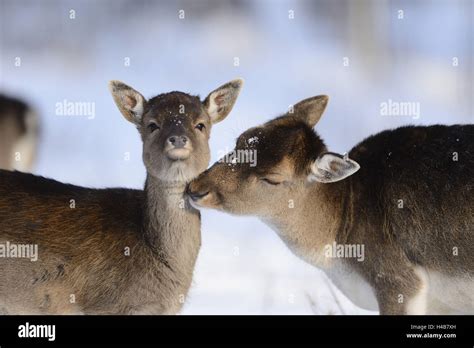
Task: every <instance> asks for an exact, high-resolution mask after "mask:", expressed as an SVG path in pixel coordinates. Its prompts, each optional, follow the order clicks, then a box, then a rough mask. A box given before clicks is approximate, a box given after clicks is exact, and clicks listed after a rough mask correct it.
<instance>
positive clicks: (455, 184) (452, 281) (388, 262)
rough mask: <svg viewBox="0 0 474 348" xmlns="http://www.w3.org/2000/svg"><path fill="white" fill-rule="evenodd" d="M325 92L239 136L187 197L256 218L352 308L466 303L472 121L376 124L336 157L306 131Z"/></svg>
mask: <svg viewBox="0 0 474 348" xmlns="http://www.w3.org/2000/svg"><path fill="white" fill-rule="evenodd" d="M327 100H328V98H327V97H326V96H317V97H313V98H309V99H306V100H303V101H301V102H300V103H298V104H296V105H294V109H293V111H294V112H293V113H287V114H285V115H283V116H281V117H278V118H276V119H274V120H271V121H269V122H267V123H265V124H263V125H261V126H258V127H255V128H251V129H249V130H247V131H246V132H244V133H243V134H242V135H240V136H239V137H238V139H237V143H236V147H235V150H234V151H233V152H232V153H231V154H230V156H226V158H228V159H229V160H224V161H222V160H221V161H218V162H217V163H216V164H214V165H213V166H212V167H211V168H210V169H208V170H207V171H205V172H204V173H202V174H201V175H200V176H199V177H198V178H197V179H195V180H193V181H192V182H191V183H190V184H189V186H188V188H187V193H188V195H189V197H190V199H191V202H192V204H193V205H194V206H198V207H208V208H214V209H219V210H222V211H225V212H229V213H232V214H236V215H255V216H257V217H259V218H260V219H261V220H263V221H264V222H265V223H266V224H268V225H269V226H270V227H272V228H273V229H274V230H275V231H276V232H277V234H278V235H279V236H280V237H281V238H282V240H283V241H284V242H285V243H286V244H287V246H288V247H289V248H290V249H291V250H292V251H293V252H294V253H295V254H296V255H298V256H299V257H301V258H302V259H304V260H305V261H307V262H308V263H310V264H312V265H314V266H316V267H319V268H321V269H323V270H324V271H325V272H326V273H327V274H328V276H329V277H330V278H331V279H332V280H333V282H334V283H335V284H336V285H337V286H338V287H339V288H340V289H341V290H342V291H343V292H344V293H345V295H347V296H348V297H349V298H350V299H351V300H353V301H354V303H356V304H357V305H359V306H361V307H364V308H367V309H372V310H377V309H379V311H380V313H381V314H424V313H433V314H438V313H470V314H473V313H474V125H454V126H441V125H435V126H428V127H421V126H417V127H415V126H407V127H401V128H398V129H394V130H387V131H384V132H381V133H378V134H376V135H374V136H371V137H369V138H367V139H365V140H364V141H362V142H361V143H359V144H358V145H357V146H355V147H354V148H353V149H352V150H351V151H350V152H349V154H348V156H347V155H345V156H342V155H339V154H336V153H332V152H328V150H327V148H326V146H325V144H324V142H323V141H322V140H321V138H320V137H319V136H318V135H317V134H316V133H315V132H314V131H313V127H314V126H315V125H316V123H317V122H318V121H319V119H320V117H321V115H322V113H323V111H324V109H325V108H326V104H327ZM248 151H254V152H256V153H257V155H258V156H253V157H256V158H257V159H258V161H257V165H251V164H249V163H248V161H247V160H246V159H248V158H249V157H250V156H248ZM239 154H244V155H245V156H240V155H239ZM242 159H243V160H242Z"/></svg>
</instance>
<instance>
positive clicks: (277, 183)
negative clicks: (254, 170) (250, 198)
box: [260, 178, 281, 186]
mask: <svg viewBox="0 0 474 348" xmlns="http://www.w3.org/2000/svg"><path fill="white" fill-rule="evenodd" d="M260 180H262V181H264V182H266V183H267V184H270V185H273V186H276V185H280V184H281V182H276V181H272V180H270V179H268V178H261V179H260Z"/></svg>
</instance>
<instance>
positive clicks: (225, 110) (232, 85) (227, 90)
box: [203, 79, 244, 123]
mask: <svg viewBox="0 0 474 348" xmlns="http://www.w3.org/2000/svg"><path fill="white" fill-rule="evenodd" d="M243 84H244V80H242V79H236V80H232V81H230V82H228V83H226V84H225V85H222V86H220V87H219V88H217V89H215V90H214V91H212V92H211V93H209V95H208V96H207V97H206V99H205V100H204V102H203V104H204V108H205V109H206V111H207V113H208V114H209V117H210V118H211V122H212V123H217V122H220V121H222V120H223V119H224V118H226V116H227V115H228V114H229V112H230V111H231V110H232V108H233V107H234V104H235V101H236V100H237V97H238V96H239V93H240V90H241V88H242V85H243Z"/></svg>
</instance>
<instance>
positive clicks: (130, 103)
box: [109, 81, 146, 125]
mask: <svg viewBox="0 0 474 348" xmlns="http://www.w3.org/2000/svg"><path fill="white" fill-rule="evenodd" d="M109 90H110V93H112V97H113V98H114V101H115V104H116V105H117V107H118V109H119V110H120V112H121V113H122V115H123V116H124V117H125V118H126V119H127V121H130V122H132V123H134V124H136V125H140V122H141V120H142V116H143V111H144V110H145V105H146V100H145V98H144V97H143V96H142V95H141V94H140V93H139V92H137V91H136V90H134V89H133V88H132V87H130V86H127V85H126V84H125V83H123V82H121V81H110V82H109Z"/></svg>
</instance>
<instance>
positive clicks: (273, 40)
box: [0, 0, 474, 314]
mask: <svg viewBox="0 0 474 348" xmlns="http://www.w3.org/2000/svg"><path fill="white" fill-rule="evenodd" d="M0 4H1V7H0V10H1V12H0V22H1V24H0V26H1V28H0V30H1V31H0V48H1V54H0V57H1V64H0V74H1V80H0V81H1V82H0V92H3V93H8V94H10V95H12V96H13V95H14V96H18V97H22V98H25V99H26V100H27V101H29V102H31V103H32V104H33V105H34V106H35V107H36V108H37V109H38V110H39V112H40V114H41V117H42V120H41V121H42V140H41V143H40V148H39V159H38V161H37V163H36V166H35V169H34V173H37V174H40V175H44V176H47V177H51V178H54V179H57V180H60V181H64V182H68V183H73V184H77V185H84V186H91V187H111V186H122V187H130V188H141V187H142V185H143V182H144V178H145V170H144V166H143V164H142V161H141V142H140V139H139V137H138V134H137V132H136V130H135V129H134V127H133V126H132V125H131V124H130V123H128V122H126V121H125V120H124V119H123V118H122V116H121V115H120V114H119V112H118V110H117V109H116V107H115V105H114V103H113V101H112V98H111V97H110V95H109V92H108V90H107V82H108V80H111V79H119V80H123V81H125V82H126V83H128V84H130V85H132V86H133V87H135V88H136V89H138V90H139V91H141V92H142V94H144V95H145V96H146V97H151V96H154V95H156V94H159V93H161V92H166V91H171V90H182V91H187V92H190V93H193V94H200V95H201V97H205V96H206V95H207V93H208V92H210V91H211V90H212V89H214V88H215V87H217V86H218V85H220V84H222V83H224V82H226V81H228V80H231V79H233V78H235V77H243V78H244V79H245V81H246V83H245V86H244V89H243V92H242V94H241V96H240V99H239V100H238V101H237V104H236V106H235V108H234V110H233V111H232V113H231V115H230V116H229V117H228V118H227V119H226V120H225V122H223V123H221V124H219V125H217V126H216V127H214V129H213V136H212V139H211V149H212V153H213V158H212V161H215V160H217V155H218V152H219V151H221V152H222V151H224V149H225V148H229V149H231V148H233V145H234V140H235V138H236V137H237V136H238V135H239V134H240V133H241V132H242V131H244V130H245V129H247V128H249V127H251V126H254V125H257V124H259V123H261V122H263V121H265V120H268V119H270V118H273V117H274V116H276V115H278V114H280V113H283V112H284V111H285V110H286V109H287V108H288V106H289V105H290V104H293V103H296V102H297V101H299V100H301V99H303V98H306V97H310V96H313V95H317V94H323V93H324V94H328V95H329V96H330V104H329V107H328V109H327V111H326V113H325V115H324V117H323V118H322V120H321V122H320V123H319V124H318V125H317V127H316V129H317V130H318V132H319V133H320V134H321V135H322V136H323V138H324V139H325V141H326V142H327V144H328V145H329V147H330V148H331V149H332V150H333V151H339V152H344V151H346V150H348V149H350V148H351V147H352V146H353V145H355V143H357V142H358V141H360V140H362V139H363V138H364V137H366V136H368V135H369V134H372V133H374V132H377V131H380V130H382V129H386V128H391V127H396V126H400V125H404V124H434V123H444V124H452V123H472V122H473V102H472V100H473V80H474V74H473V71H474V69H473V56H474V51H473V42H474V37H473V15H474V13H473V11H474V5H473V1H472V0H433V1H423V0H406V1H389V0H373V1H367V0H360V1H344V0H336V1H330V0H324V1H309V0H308V1H283V0H282V1H278V0H272V1H270V0H268V1H264V0H257V1H239V0H229V1H217V0H216V1H207V0H199V1H192V0H188V1H174V2H173V1H151V0H150V1H144V0H134V1H131V0H130V1H126V0H102V1H92V0H80V1H59V0H45V1H34V0H31V1H25V0H0ZM183 11H184V12H183ZM183 15H184V18H183ZM18 58H20V60H19V59H18ZM18 62H20V64H18ZM65 99H66V100H68V101H73V102H91V103H95V117H93V118H91V117H87V116H59V115H57V114H56V103H58V102H59V103H61V102H63V101H64V100H65ZM389 99H391V100H392V101H402V102H415V103H419V106H420V117H419V118H416V119H414V117H410V116H398V117H397V116H384V115H382V114H381V107H380V105H381V103H384V102H388V100H389ZM127 153H129V154H130V159H129V160H125V158H126V154H127ZM268 204H271V199H270V200H269V202H268ZM202 217H203V226H202V235H203V246H202V250H201V253H200V256H199V259H198V263H197V267H196V271H195V280H194V285H193V287H192V289H191V292H190V294H189V298H188V300H187V304H186V306H185V308H184V311H183V313H184V314H314V313H315V314H341V313H346V314H359V313H362V314H365V313H374V312H367V311H364V310H362V309H359V308H357V307H355V306H354V305H353V304H352V303H350V302H349V301H348V300H347V299H346V298H345V297H344V296H343V295H342V294H341V293H339V292H338V291H337V289H335V288H334V287H333V286H331V283H330V282H329V281H328V280H327V279H326V277H325V276H324V274H323V273H322V272H320V271H318V270H316V269H314V268H312V267H311V266H309V265H307V264H305V263H304V262H303V261H300V260H299V259H297V258H296V256H294V255H292V254H291V253H290V252H289V251H288V250H287V248H286V247H285V246H284V244H283V243H282V242H281V241H280V240H279V239H278V238H277V237H276V235H275V234H274V232H272V231H271V230H270V229H269V228H267V227H266V226H265V225H263V223H261V222H259V221H258V220H256V219H254V218H241V217H239V218H238V217H233V216H229V215H225V214H222V213H218V212H214V211H208V210H206V211H203V214H202Z"/></svg>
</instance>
